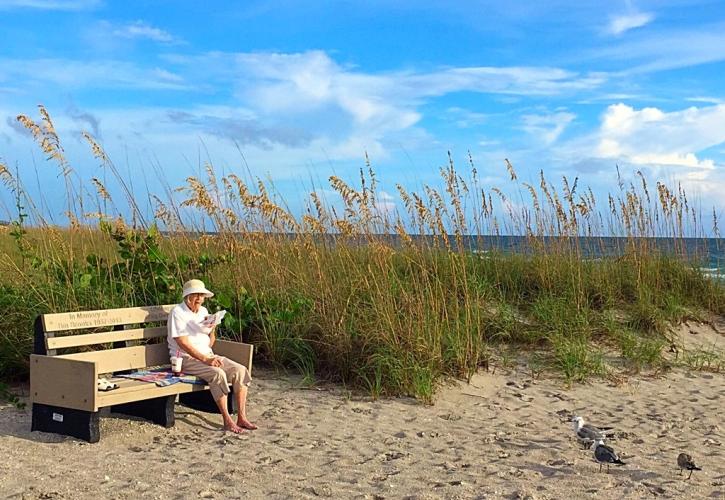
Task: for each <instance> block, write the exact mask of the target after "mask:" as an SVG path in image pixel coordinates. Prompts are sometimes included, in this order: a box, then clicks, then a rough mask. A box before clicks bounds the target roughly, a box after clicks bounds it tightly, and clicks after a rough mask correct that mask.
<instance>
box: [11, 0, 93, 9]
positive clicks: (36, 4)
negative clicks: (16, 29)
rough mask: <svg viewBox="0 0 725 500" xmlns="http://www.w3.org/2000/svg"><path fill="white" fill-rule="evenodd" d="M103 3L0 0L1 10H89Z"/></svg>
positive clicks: (79, 0) (65, 0)
mask: <svg viewBox="0 0 725 500" xmlns="http://www.w3.org/2000/svg"><path fill="white" fill-rule="evenodd" d="M101 4H102V1H101V0H0V10H11V9H38V10H88V9H93V8H95V7H98V6H99V5H101Z"/></svg>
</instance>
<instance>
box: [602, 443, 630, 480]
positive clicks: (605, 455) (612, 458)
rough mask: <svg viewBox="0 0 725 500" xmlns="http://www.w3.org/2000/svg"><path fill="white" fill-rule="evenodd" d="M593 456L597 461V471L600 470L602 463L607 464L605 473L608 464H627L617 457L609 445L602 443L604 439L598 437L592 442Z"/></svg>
mask: <svg viewBox="0 0 725 500" xmlns="http://www.w3.org/2000/svg"><path fill="white" fill-rule="evenodd" d="M594 458H595V459H596V460H597V462H599V472H601V471H602V465H603V464H607V473H609V466H610V465H611V464H615V465H627V464H626V463H624V462H622V461H621V460H620V459H619V455H617V453H616V452H615V451H614V449H612V447H611V446H607V445H605V444H604V441H603V440H601V439H598V440H596V441H595V442H594Z"/></svg>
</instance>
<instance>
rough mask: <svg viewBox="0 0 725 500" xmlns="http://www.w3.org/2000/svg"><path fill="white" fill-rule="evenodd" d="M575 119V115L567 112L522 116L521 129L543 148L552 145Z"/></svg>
mask: <svg viewBox="0 0 725 500" xmlns="http://www.w3.org/2000/svg"><path fill="white" fill-rule="evenodd" d="M575 118H576V115H575V114H573V113H569V112H567V111H559V112H556V113H551V114H543V115H542V114H537V115H524V116H523V117H522V119H523V122H524V125H523V129H524V130H525V131H526V132H527V133H528V134H529V135H531V136H532V137H533V138H534V139H535V141H536V142H540V143H543V145H545V146H550V145H552V144H553V143H554V142H555V141H556V140H557V139H558V138H559V136H560V135H561V134H562V132H564V129H566V127H567V126H568V125H569V123H571V122H572V121H573V120H574V119H575Z"/></svg>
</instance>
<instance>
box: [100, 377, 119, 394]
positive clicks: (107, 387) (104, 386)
mask: <svg viewBox="0 0 725 500" xmlns="http://www.w3.org/2000/svg"><path fill="white" fill-rule="evenodd" d="M113 389H118V384H116V383H115V382H109V381H108V379H106V378H105V377H101V378H99V379H98V390H99V391H104V392H106V391H111V390H113Z"/></svg>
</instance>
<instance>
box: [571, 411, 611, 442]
mask: <svg viewBox="0 0 725 500" xmlns="http://www.w3.org/2000/svg"><path fill="white" fill-rule="evenodd" d="M571 421H572V423H573V424H574V432H575V433H576V438H577V439H578V440H579V442H580V443H581V444H582V446H583V447H584V448H589V447H591V445H592V443H594V442H596V441H604V440H605V439H607V437H608V436H607V433H606V431H608V430H610V429H611V427H603V428H601V429H600V428H599V427H594V426H593V425H591V424H588V423H586V421H585V420H584V417H578V416H575V417H573V418H572V419H571Z"/></svg>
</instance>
